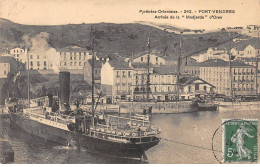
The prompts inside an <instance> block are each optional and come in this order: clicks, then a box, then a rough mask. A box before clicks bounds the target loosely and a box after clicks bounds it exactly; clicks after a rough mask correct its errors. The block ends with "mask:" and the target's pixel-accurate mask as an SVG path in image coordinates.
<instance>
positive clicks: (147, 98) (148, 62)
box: [146, 36, 151, 102]
mask: <svg viewBox="0 0 260 167" xmlns="http://www.w3.org/2000/svg"><path fill="white" fill-rule="evenodd" d="M147 46H148V55H147V81H146V101H147V102H148V101H149V87H150V53H151V51H150V50H151V47H150V36H149V37H148V43H147Z"/></svg>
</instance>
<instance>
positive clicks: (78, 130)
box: [6, 72, 160, 159]
mask: <svg viewBox="0 0 260 167" xmlns="http://www.w3.org/2000/svg"><path fill="white" fill-rule="evenodd" d="M68 81H69V73H68V72H60V97H59V98H60V99H59V103H60V107H59V110H57V111H53V108H52V104H51V102H52V101H53V100H52V99H51V98H49V99H48V101H46V103H45V104H43V105H39V106H34V107H29V106H30V103H29V105H28V106H26V105H22V104H20V102H19V101H18V100H12V99H10V100H9V101H7V102H6V107H7V109H8V112H9V116H10V124H11V126H13V127H18V128H20V129H22V130H24V131H25V132H27V133H30V134H32V135H35V136H38V137H41V138H44V139H47V140H50V141H53V142H56V143H59V144H62V145H71V144H72V143H74V144H73V145H76V146H77V148H79V149H81V148H84V149H86V150H87V151H89V152H94V153H100V154H105V155H109V156H114V157H120V158H130V159H132V158H134V159H135V158H137V159H140V158H141V157H146V156H145V151H146V150H148V149H149V148H151V147H153V146H155V145H157V144H158V143H159V142H160V137H159V136H158V135H159V134H160V130H159V129H158V128H155V127H153V126H151V124H150V120H147V118H146V117H144V118H142V119H140V117H138V118H133V117H120V116H113V115H104V114H97V113H89V112H87V111H83V110H82V109H80V108H77V109H76V110H74V111H71V110H70V109H69V106H68V105H67V104H69V103H68V102H69V91H68V90H69V88H70V85H69V83H67V82H68ZM30 101H33V100H29V102H30Z"/></svg>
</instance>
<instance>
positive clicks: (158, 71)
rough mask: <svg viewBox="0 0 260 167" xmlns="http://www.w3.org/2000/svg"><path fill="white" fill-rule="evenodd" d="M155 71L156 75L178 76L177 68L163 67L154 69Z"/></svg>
mask: <svg viewBox="0 0 260 167" xmlns="http://www.w3.org/2000/svg"><path fill="white" fill-rule="evenodd" d="M153 71H154V73H155V74H162V75H163V74H164V75H168V74H176V75H177V69H176V68H175V67H168V66H161V67H154V68H153Z"/></svg>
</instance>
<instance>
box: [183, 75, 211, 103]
mask: <svg viewBox="0 0 260 167" xmlns="http://www.w3.org/2000/svg"><path fill="white" fill-rule="evenodd" d="M180 84H181V85H180V99H182V100H190V99H193V98H195V96H196V95H201V94H213V93H214V92H215V86H214V85H212V84H210V83H208V82H206V81H204V80H202V79H200V78H199V77H197V76H192V75H186V76H183V77H181V79H180Z"/></svg>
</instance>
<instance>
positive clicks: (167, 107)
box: [118, 101, 198, 114]
mask: <svg viewBox="0 0 260 167" xmlns="http://www.w3.org/2000/svg"><path fill="white" fill-rule="evenodd" d="M118 105H119V106H120V112H121V113H129V112H130V111H131V112H132V113H136V114H142V113H143V109H148V108H149V107H151V106H152V113H153V114H175V113H186V112H196V111H198V104H197V103H194V102H192V101H178V102H120V103H118Z"/></svg>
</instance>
